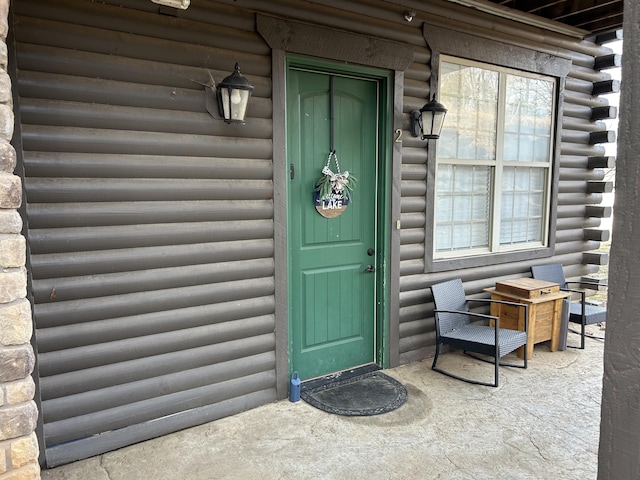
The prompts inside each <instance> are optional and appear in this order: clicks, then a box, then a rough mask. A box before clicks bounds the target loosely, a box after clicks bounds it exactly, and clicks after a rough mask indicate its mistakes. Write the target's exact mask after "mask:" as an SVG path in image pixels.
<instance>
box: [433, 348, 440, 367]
mask: <svg viewBox="0 0 640 480" xmlns="http://www.w3.org/2000/svg"><path fill="white" fill-rule="evenodd" d="M438 355H440V343H439V342H436V354H435V355H434V356H433V364H432V365H431V370H436V363H438Z"/></svg>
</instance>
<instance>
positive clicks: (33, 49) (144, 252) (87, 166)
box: [10, 0, 612, 466]
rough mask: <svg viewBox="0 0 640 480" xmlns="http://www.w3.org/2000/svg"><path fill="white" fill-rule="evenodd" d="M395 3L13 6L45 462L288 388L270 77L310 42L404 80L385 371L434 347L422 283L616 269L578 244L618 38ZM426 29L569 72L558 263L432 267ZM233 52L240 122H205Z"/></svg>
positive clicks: (588, 210)
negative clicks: (604, 266)
mask: <svg viewBox="0 0 640 480" xmlns="http://www.w3.org/2000/svg"><path fill="white" fill-rule="evenodd" d="M394 3H395V2H393V1H390V2H376V3H375V5H369V4H368V3H367V2H350V3H348V4H345V2H344V1H343V0H322V1H319V2H302V3H301V2H299V1H297V0H272V1H270V2H263V1H261V0H246V1H244V2H242V5H243V8H239V7H238V2H236V1H235V0H192V1H191V6H190V7H189V9H188V10H185V11H176V15H175V16H166V15H159V14H158V12H159V7H158V6H157V5H155V4H153V3H152V2H150V1H147V0H105V1H102V2H93V1H89V0H64V1H60V2H50V1H48V0H16V1H15V2H13V4H12V5H13V13H12V14H13V15H14V19H13V21H12V24H11V25H12V27H11V28H12V29H13V33H14V36H15V44H14V46H13V47H10V48H15V53H16V63H17V72H18V73H17V77H16V78H14V79H13V80H14V86H15V88H16V90H17V94H18V96H17V97H16V102H15V104H16V107H17V108H19V112H18V113H19V116H17V118H19V120H20V124H19V125H18V127H17V128H16V133H17V135H18V137H17V141H16V143H15V145H16V149H17V151H18V155H19V157H20V161H21V164H22V165H24V169H25V174H26V178H25V188H26V213H27V214H26V216H25V219H24V220H25V226H26V227H28V232H27V236H28V241H29V249H30V254H29V264H30V275H31V277H32V286H33V288H32V295H33V301H34V313H35V322H36V338H37V351H38V361H39V372H40V377H41V378H40V379H39V385H40V391H41V397H42V399H41V412H42V413H43V414H44V427H43V431H42V432H40V436H42V435H44V438H45V442H46V450H45V452H46V464H47V465H48V466H54V465H58V464H62V463H67V462H70V461H73V460H76V459H79V458H84V457H87V456H91V455H95V454H98V453H101V452H105V451H108V450H111V449H115V448H118V447H121V446H124V445H126V444H129V443H134V442H138V441H142V440H145V439H148V438H152V437H154V436H158V435H163V434H166V433H169V432H172V431H175V430H179V429H182V428H185V427H188V426H192V425H196V424H200V423H203V422H207V421H210V420H214V419H217V418H221V417H224V416H227V415H233V414H234V413H237V412H240V411H243V410H246V409H249V408H253V407H255V406H258V405H261V404H264V403H267V402H270V401H273V400H275V399H277V398H284V397H285V396H286V373H287V368H288V366H287V357H286V349H287V341H288V340H287V332H286V323H287V322H286V315H287V312H286V309H285V310H282V305H283V304H286V298H285V297H283V292H284V291H286V289H283V282H286V266H284V267H283V264H282V263H279V262H282V257H283V255H282V252H281V251H279V250H278V249H279V248H281V247H282V245H286V243H285V241H286V238H284V237H285V234H286V231H285V230H284V225H285V221H284V219H283V216H282V215H283V211H284V207H283V205H282V199H283V198H286V195H285V192H284V188H285V180H284V179H285V177H286V175H288V171H287V170H286V166H285V165H284V164H282V162H280V163H278V159H282V158H284V155H283V153H282V152H283V150H282V149H283V148H284V146H283V141H282V139H283V138H284V132H283V127H282V126H283V118H282V116H283V111H284V109H283V102H284V98H283V90H282V91H281V90H279V88H281V84H282V81H283V79H282V76H283V72H282V71H277V68H278V66H281V65H284V56H285V54H288V53H299V54H305V55H314V53H313V52H312V51H309V50H307V48H318V45H319V44H318V45H316V43H317V42H308V39H309V38H313V39H316V40H318V41H320V40H322V38H321V34H323V32H326V31H327V30H330V31H331V32H333V33H335V35H336V37H335V38H339V39H341V41H342V42H344V43H348V44H350V45H352V48H351V49H349V48H340V49H333V50H334V51H333V53H331V54H328V53H327V47H326V45H325V46H324V47H322V48H321V49H320V50H319V51H316V52H315V54H317V55H319V56H322V57H324V58H327V59H333V60H339V61H343V62H347V63H354V64H361V65H368V66H375V67H378V68H385V69H389V70H391V71H395V81H396V85H394V105H393V130H396V129H400V132H401V139H400V142H394V143H393V144H392V150H393V151H392V152H391V159H392V164H391V172H392V176H393V178H392V179H390V181H389V183H388V185H390V186H391V188H390V191H391V198H390V205H391V212H390V222H391V226H392V228H391V232H390V236H391V237H392V238H391V239H390V245H391V247H390V255H389V262H391V265H389V266H388V268H389V272H390V277H391V278H390V279H389V285H390V291H391V298H390V299H389V317H390V325H389V332H390V333H389V342H393V345H389V346H388V349H389V352H391V353H390V354H389V365H390V366H396V365H398V364H405V363H409V362H412V361H416V360H421V359H424V358H426V357H428V356H431V355H432V354H433V345H434V338H435V332H434V324H433V303H432V301H431V298H430V295H429V294H428V286H429V285H431V284H432V283H435V282H438V281H442V280H447V279H449V278H453V277H461V278H462V279H463V281H464V284H465V290H466V291H467V292H468V293H469V294H478V293H481V292H482V290H483V289H484V288H487V287H491V286H493V285H494V284H495V282H496V281H499V280H500V279H504V278H513V277H516V276H523V275H528V269H529V266H530V265H531V264H532V263H551V262H562V263H563V264H564V265H565V267H566V268H565V273H566V274H567V277H569V278H580V277H581V276H584V275H586V274H588V273H591V272H594V271H595V270H596V269H597V265H595V264H596V263H599V262H601V261H604V260H606V259H604V258H603V257H601V256H597V255H594V254H591V253H588V252H589V251H591V250H595V249H597V248H598V246H599V241H598V239H600V238H606V237H607V236H606V235H595V234H593V231H594V229H597V228H598V227H599V223H600V218H602V217H603V216H606V215H608V214H610V209H607V208H605V207H602V206H598V205H597V204H598V203H599V202H600V201H601V199H602V194H601V193H598V192H591V193H590V192H588V187H589V185H590V182H602V181H603V179H604V170H602V167H601V166H596V167H594V162H593V161H592V160H590V159H593V158H605V157H604V149H603V148H602V146H600V145H591V144H589V139H590V133H591V132H595V131H598V127H599V126H598V125H597V124H596V119H597V118H601V116H599V115H594V114H593V111H596V109H598V108H600V109H602V108H603V107H607V104H606V101H605V100H602V99H599V98H597V96H593V95H592V91H593V84H594V83H598V84H600V83H599V82H607V81H609V80H610V77H609V75H608V74H607V73H606V72H601V71H598V70H595V69H594V62H595V58H599V57H603V56H605V55H607V54H608V53H610V50H609V49H608V48H606V47H602V46H600V45H596V44H594V43H592V42H590V41H580V42H576V41H574V40H571V39H567V38H566V37H563V36H562V35H557V34H553V33H549V32H544V33H543V34H541V33H540V31H539V30H537V29H535V28H532V27H522V26H521V25H519V24H516V23H514V22H510V21H509V20H506V19H496V18H494V17H491V16H490V15H487V14H484V13H477V12H474V13H473V14H468V12H467V14H461V12H462V10H461V8H460V7H459V6H455V7H454V6H440V7H438V9H437V11H432V12H426V11H422V10H420V8H416V9H415V10H416V16H415V17H414V19H413V21H412V22H411V23H407V22H406V21H404V19H403V12H404V10H405V7H403V6H402V5H397V4H394ZM410 3H411V2H410ZM413 3H415V4H416V5H417V3H418V2H413ZM284 18H286V20H284ZM309 19H312V20H313V22H314V23H313V25H310V24H309V23H308V22H309ZM427 22H429V23H430V24H434V23H436V24H437V25H438V28H442V29H445V30H446V29H447V28H448V26H451V27H455V28H456V30H457V31H461V30H464V32H462V33H464V34H465V35H469V37H466V36H465V37H464V38H475V37H482V38H488V39H491V40H495V41H497V42H499V43H501V44H504V45H506V46H507V49H506V51H507V52H508V51H511V52H515V53H513V55H514V56H516V57H518V60H525V59H523V58H520V57H521V55H520V54H521V53H523V52H524V51H527V52H529V54H530V53H531V52H534V54H533V56H532V57H531V56H530V55H529V54H527V55H525V57H526V58H527V59H528V60H526V61H533V62H549V63H545V65H550V66H553V65H555V67H553V68H556V67H557V65H558V63H556V60H555V59H560V63H561V64H562V65H568V67H569V69H568V73H566V83H565V85H564V92H563V93H564V101H563V102H562V105H563V106H564V112H563V114H562V116H560V117H559V118H558V138H559V155H558V160H559V163H558V165H557V167H558V168H557V170H556V174H557V183H558V190H557V197H556V198H554V200H553V201H554V202H556V204H557V208H556V212H557V219H555V225H552V227H553V228H554V229H555V232H556V238H555V246H554V251H553V252H551V253H549V255H552V256H547V257H542V258H536V259H535V260H531V259H528V258H521V259H517V260H516V261H510V262H507V263H500V264H497V265H492V268H487V266H486V265H483V266H474V267H466V266H465V267H463V268H460V269H456V268H453V267H455V264H454V263H452V264H451V265H450V267H451V268H449V269H448V270H447V269H443V270H441V271H434V270H433V268H432V267H430V266H429V264H428V262H427V261H426V253H425V244H428V243H429V237H428V236H429V235H430V234H431V233H430V231H431V227H430V222H431V218H432V215H433V212H430V211H429V205H430V203H429V202H428V198H429V194H430V193H429V188H430V187H428V185H432V183H431V184H430V183H429V182H432V181H433V178H432V175H433V171H432V169H431V161H432V160H430V159H429V151H428V149H427V148H425V147H426V144H425V142H422V141H420V140H419V139H416V138H413V137H411V135H410V134H409V131H408V125H409V112H411V111H412V110H415V109H419V108H420V107H422V105H424V104H425V103H426V101H427V99H429V98H430V96H431V90H432V89H431V84H432V71H431V69H432V67H433V63H432V58H431V57H432V52H431V50H430V49H429V47H428V45H427V41H426V39H425V36H426V35H428V33H424V32H423V28H424V29H425V31H426V29H427V25H426V23H427ZM282 25H285V26H286V29H284V30H279V27H280V26H282ZM282 32H288V33H289V34H290V36H284V37H283V36H282ZM319 35H320V36H319ZM309 36H311V37H309ZM461 38H462V37H461ZM304 42H308V43H312V45H310V46H309V45H307V46H306V47H302V46H301V45H303V44H304ZM512 47H514V48H513V49H512ZM515 47H517V48H515ZM323 49H324V50H323ZM470 51H471V52H472V50H470ZM354 52H355V53H354ZM478 59H481V58H480V57H478ZM236 61H238V62H239V63H240V68H241V70H242V73H243V74H244V75H245V76H247V78H248V79H249V80H250V81H251V83H252V84H254V85H255V87H256V88H255V90H254V93H253V96H252V98H251V101H250V104H249V112H248V118H247V125H246V127H244V128H242V127H240V128H236V127H234V126H229V125H226V124H224V122H222V121H220V119H219V118H212V116H211V115H210V114H209V113H207V110H206V101H207V97H206V95H205V90H204V87H203V85H204V84H206V83H207V82H209V81H210V76H212V77H214V78H215V79H216V81H220V80H221V79H222V78H224V77H225V76H226V75H228V74H229V73H230V72H231V71H232V69H233V65H234V63H235V62H236ZM537 65H538V66H539V63H538V64H537ZM523 68H526V67H523ZM536 68H537V67H536ZM278 84H280V86H278ZM609 113H610V112H609ZM611 163H612V162H611V161H607V162H606V164H607V165H610V164H611ZM591 185H595V183H593V184H591ZM588 262H593V264H591V265H587V264H586V263H588ZM283 270H284V271H283ZM283 326H284V327H283Z"/></svg>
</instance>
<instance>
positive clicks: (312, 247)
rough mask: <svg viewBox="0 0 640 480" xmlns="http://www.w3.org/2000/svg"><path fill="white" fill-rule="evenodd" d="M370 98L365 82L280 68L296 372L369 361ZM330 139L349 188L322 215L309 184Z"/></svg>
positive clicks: (374, 125)
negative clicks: (353, 181)
mask: <svg viewBox="0 0 640 480" xmlns="http://www.w3.org/2000/svg"><path fill="white" fill-rule="evenodd" d="M378 98H379V83H378V82H377V81H375V80H372V79H366V78H354V77H347V76H344V75H338V74H334V75H330V74H328V73H322V72H316V71H309V70H302V69H296V68H293V67H291V68H289V69H288V71H287V161H288V164H289V169H290V172H289V173H290V175H289V188H288V215H289V227H288V231H289V237H288V242H289V258H288V262H289V298H290V301H289V318H290V359H291V368H292V370H297V371H298V372H299V373H300V377H301V378H302V379H307V378H312V377H316V376H320V375H325V374H328V373H332V372H336V371H340V370H345V369H349V368H352V367H356V366H359V365H363V364H368V363H372V362H375V361H376V353H375V352H376V307H375V306H376V275H377V272H376V270H377V267H378V265H377V260H376V259H379V258H380V256H379V255H378V251H377V245H376V218H377V213H378V212H377V209H378V198H377V194H376V192H377V188H376V185H377V172H378V134H377V132H378V111H379V109H378ZM332 131H333V134H332ZM332 138H333V148H334V149H335V152H336V155H337V159H338V162H339V166H340V169H341V171H342V172H343V173H344V171H345V170H347V171H349V173H350V174H351V175H352V176H355V177H356V178H357V186H356V189H355V192H354V193H353V196H352V198H351V201H350V203H349V205H348V207H347V208H346V210H345V211H344V212H343V213H342V214H341V215H339V216H337V217H334V218H326V217H325V216H323V215H321V214H320V213H319V212H318V211H317V210H316V206H315V205H314V196H313V191H314V187H315V184H316V182H317V181H318V179H319V178H320V177H321V176H322V168H323V167H324V166H325V165H326V163H327V158H328V155H329V152H330V150H331V144H332ZM330 169H331V170H332V171H333V172H334V173H336V170H337V166H336V164H335V162H333V161H332V162H331V165H330Z"/></svg>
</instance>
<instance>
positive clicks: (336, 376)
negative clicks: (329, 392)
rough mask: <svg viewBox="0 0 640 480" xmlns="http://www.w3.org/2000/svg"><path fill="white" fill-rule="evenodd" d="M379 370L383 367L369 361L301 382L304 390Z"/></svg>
mask: <svg viewBox="0 0 640 480" xmlns="http://www.w3.org/2000/svg"><path fill="white" fill-rule="evenodd" d="M377 370H382V367H380V366H378V365H376V364H375V363H368V364H366V365H360V366H359V367H354V368H350V369H348V370H342V371H340V372H335V373H330V374H329V375H323V376H322V377H315V378H310V379H308V380H304V381H302V383H301V384H300V388H301V389H302V390H304V389H308V388H317V387H319V386H320V385H324V384H326V383H331V382H336V381H338V380H347V379H349V378H353V377H357V376H359V375H364V374H366V373H371V372H375V371H377Z"/></svg>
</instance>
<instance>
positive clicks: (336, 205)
mask: <svg viewBox="0 0 640 480" xmlns="http://www.w3.org/2000/svg"><path fill="white" fill-rule="evenodd" d="M313 202H314V204H315V206H316V210H317V211H318V213H319V214H320V215H322V216H323V217H325V218H336V217H337V216H340V215H342V213H343V212H344V211H345V210H346V209H347V207H348V206H349V197H348V196H346V195H344V194H343V193H340V192H336V191H335V190H332V191H331V193H328V194H326V195H324V196H322V197H321V196H320V192H318V191H317V190H316V191H314V192H313Z"/></svg>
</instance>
